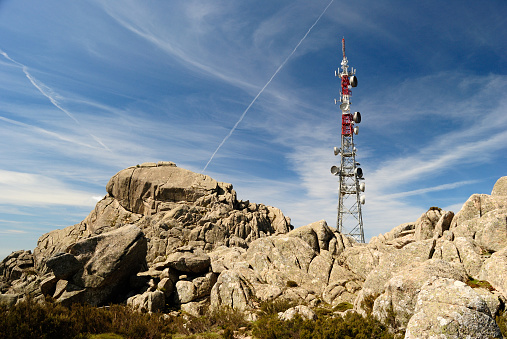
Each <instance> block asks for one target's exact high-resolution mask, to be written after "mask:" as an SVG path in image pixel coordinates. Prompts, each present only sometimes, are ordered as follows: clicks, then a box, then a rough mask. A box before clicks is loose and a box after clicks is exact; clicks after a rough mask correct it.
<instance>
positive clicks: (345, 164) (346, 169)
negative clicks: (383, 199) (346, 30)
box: [331, 38, 365, 243]
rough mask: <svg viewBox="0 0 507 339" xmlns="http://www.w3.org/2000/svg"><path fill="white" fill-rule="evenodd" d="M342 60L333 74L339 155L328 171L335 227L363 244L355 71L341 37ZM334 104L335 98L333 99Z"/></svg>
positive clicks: (359, 114)
mask: <svg viewBox="0 0 507 339" xmlns="http://www.w3.org/2000/svg"><path fill="white" fill-rule="evenodd" d="M342 50H343V60H342V62H341V66H342V67H341V71H340V68H338V70H336V71H335V76H337V77H340V80H341V89H340V110H341V147H340V148H338V147H335V148H334V155H336V156H338V155H340V166H339V167H338V166H333V167H331V173H332V174H333V175H335V176H337V177H338V180H339V188H338V217H337V220H336V228H337V229H338V231H339V232H340V233H343V234H346V235H349V236H352V237H353V238H354V239H355V240H356V241H357V242H360V243H364V231H363V216H362V212H361V205H363V204H364V203H365V197H364V195H362V194H361V192H364V188H365V184H364V181H363V180H364V178H363V170H362V169H361V168H360V167H358V166H360V164H359V163H358V162H356V152H357V149H356V147H355V145H354V134H355V135H357V134H358V132H359V128H358V126H355V124H359V123H360V122H361V113H359V112H354V113H351V111H350V105H351V104H352V103H351V101H350V97H351V95H352V90H351V88H352V87H356V86H357V78H356V76H355V74H356V70H355V69H354V68H352V67H351V69H350V70H349V65H348V60H347V57H346V56H345V38H343V39H342ZM335 104H337V100H336V99H335Z"/></svg>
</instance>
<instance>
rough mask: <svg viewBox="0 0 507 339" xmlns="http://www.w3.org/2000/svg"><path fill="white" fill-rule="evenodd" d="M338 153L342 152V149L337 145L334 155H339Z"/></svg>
mask: <svg viewBox="0 0 507 339" xmlns="http://www.w3.org/2000/svg"><path fill="white" fill-rule="evenodd" d="M338 154H340V149H339V148H338V147H336V146H335V148H334V155H338Z"/></svg>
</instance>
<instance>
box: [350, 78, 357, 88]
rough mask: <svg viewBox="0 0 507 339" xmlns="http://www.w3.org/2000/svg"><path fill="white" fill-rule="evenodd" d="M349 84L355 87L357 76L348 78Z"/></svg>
mask: <svg viewBox="0 0 507 339" xmlns="http://www.w3.org/2000/svg"><path fill="white" fill-rule="evenodd" d="M349 81H350V86H352V87H357V77H356V76H355V75H353V76H351V77H350V78H349Z"/></svg>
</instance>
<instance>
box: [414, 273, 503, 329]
mask: <svg viewBox="0 0 507 339" xmlns="http://www.w3.org/2000/svg"><path fill="white" fill-rule="evenodd" d="M405 338H407V339H412V338H414V339H415V338H470V339H475V338H476V339H482V338H502V333H501V332H500V329H499V328H498V325H497V324H496V323H495V320H494V319H493V318H492V317H491V313H490V310H489V308H488V306H487V304H486V302H484V300H483V299H482V298H481V297H480V296H479V295H478V294H477V293H476V292H475V291H474V290H473V289H472V288H470V287H469V286H467V285H466V284H465V283H463V282H461V281H456V280H453V279H446V278H432V279H430V280H429V281H427V282H426V283H425V284H424V285H423V286H422V287H421V291H420V292H419V294H418V295H417V302H416V307H415V311H414V315H413V317H412V318H411V319H410V321H409V322H408V325H407V330H406V333H405Z"/></svg>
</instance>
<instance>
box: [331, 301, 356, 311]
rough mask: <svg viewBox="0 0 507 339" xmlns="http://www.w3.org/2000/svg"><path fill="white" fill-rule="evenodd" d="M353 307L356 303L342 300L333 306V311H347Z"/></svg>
mask: <svg viewBox="0 0 507 339" xmlns="http://www.w3.org/2000/svg"><path fill="white" fill-rule="evenodd" d="M352 308H354V305H352V304H351V303H348V302H341V303H339V304H338V305H336V306H335V307H333V311H336V312H343V311H346V310H350V309H352Z"/></svg>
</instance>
